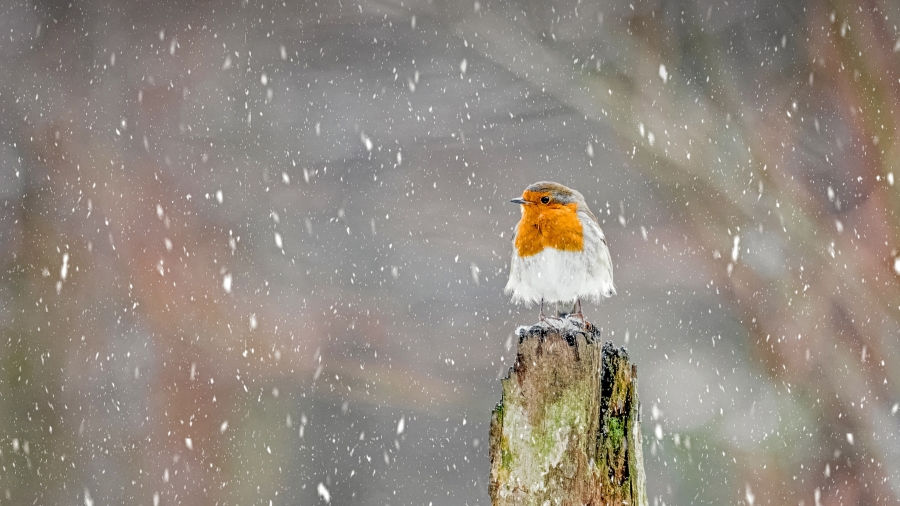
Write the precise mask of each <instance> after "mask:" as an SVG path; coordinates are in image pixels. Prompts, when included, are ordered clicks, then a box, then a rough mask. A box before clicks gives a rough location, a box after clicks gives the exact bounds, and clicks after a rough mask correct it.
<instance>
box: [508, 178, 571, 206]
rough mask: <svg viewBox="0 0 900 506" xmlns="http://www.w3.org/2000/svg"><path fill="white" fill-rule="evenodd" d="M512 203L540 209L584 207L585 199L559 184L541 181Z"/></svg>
mask: <svg viewBox="0 0 900 506" xmlns="http://www.w3.org/2000/svg"><path fill="white" fill-rule="evenodd" d="M510 202H512V203H514V204H521V205H523V206H526V207H527V206H538V209H539V208H548V209H552V208H559V207H561V206H565V205H568V204H577V205H578V207H581V206H584V205H585V202H584V197H583V196H582V195H581V194H580V193H578V192H577V191H575V190H573V189H571V188H568V187H566V186H563V185H561V184H559V183H551V182H549V181H541V182H539V183H534V184H533V185H530V186H529V187H528V188H525V191H524V192H522V197H521V198H517V199H512V200H511V201H510Z"/></svg>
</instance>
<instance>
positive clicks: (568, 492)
mask: <svg viewBox="0 0 900 506" xmlns="http://www.w3.org/2000/svg"><path fill="white" fill-rule="evenodd" d="M517 334H518V336H519V344H518V351H517V354H516V362H515V365H514V366H513V367H512V368H511V369H510V371H509V376H508V377H507V378H506V379H504V380H502V384H503V399H502V400H501V402H500V404H498V405H497V407H495V408H494V411H493V413H492V416H491V435H490V455H491V479H490V495H491V503H492V504H493V505H494V506H501V505H503V506H506V505H517V506H526V505H535V506H544V505H548V506H549V505H554V506H556V505H559V506H568V505H573V506H574V505H578V506H581V505H593V506H600V505H634V506H646V505H647V491H646V483H645V482H646V477H645V474H644V456H643V452H642V448H641V421H640V401H639V400H638V396H637V368H636V367H635V366H634V365H632V364H631V363H630V362H629V360H628V353H627V352H626V351H625V348H618V349H616V348H615V347H614V346H613V344H612V343H611V342H607V343H605V344H602V345H601V341H600V331H599V330H597V329H596V328H594V327H593V326H591V325H587V326H586V327H582V320H581V319H580V318H577V317H574V316H571V315H570V316H568V317H566V318H564V319H555V318H548V319H547V320H545V321H543V322H541V323H539V324H537V325H534V326H532V327H519V328H518V329H517Z"/></svg>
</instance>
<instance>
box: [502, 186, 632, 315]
mask: <svg viewBox="0 0 900 506" xmlns="http://www.w3.org/2000/svg"><path fill="white" fill-rule="evenodd" d="M510 202H512V203H514V204H519V205H520V206H521V209H522V219H521V220H519V223H518V225H517V226H516V230H515V234H514V235H513V240H512V243H513V254H512V261H511V263H510V270H509V282H508V283H507V284H506V288H505V290H504V291H505V292H506V293H507V294H512V300H513V302H515V303H525V305H526V307H530V306H531V305H532V304H534V303H537V302H540V304H541V311H540V318H541V321H542V322H543V321H544V320H545V319H546V318H545V316H544V303H545V302H556V303H557V317H558V316H559V303H569V302H573V301H574V304H573V306H572V314H574V315H577V316H581V321H582V324H586V322H585V320H584V313H583V312H582V309H581V299H585V300H590V301H596V302H599V301H601V300H602V299H604V298H607V297H612V296H613V295H615V294H616V287H615V285H614V284H613V265H612V257H611V256H610V253H609V246H608V244H607V242H606V236H605V235H604V234H603V230H602V229H601V228H600V223H598V222H597V217H596V216H594V214H593V213H591V210H590V209H589V208H588V206H587V202H585V200H584V196H583V195H581V193H579V192H578V191H576V190H573V189H571V188H568V187H566V186H563V185H561V184H559V183H553V182H549V181H541V182H538V183H534V184H532V185H530V186H528V187H527V188H525V191H524V192H523V193H522V196H521V197H520V198H515V199H512V200H511V201H510Z"/></svg>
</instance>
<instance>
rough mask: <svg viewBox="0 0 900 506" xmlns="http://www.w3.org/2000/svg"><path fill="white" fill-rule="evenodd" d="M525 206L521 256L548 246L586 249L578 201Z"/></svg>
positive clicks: (520, 231)
mask: <svg viewBox="0 0 900 506" xmlns="http://www.w3.org/2000/svg"><path fill="white" fill-rule="evenodd" d="M522 209H523V213H522V220H521V221H519V228H518V230H517V232H516V250H517V251H518V253H519V256H520V257H528V256H531V255H537V254H538V253H540V252H541V251H543V249H544V248H556V249H558V250H563V251H581V250H583V249H584V235H583V232H582V228H581V220H579V219H578V213H577V211H578V204H575V203H572V204H566V205H559V204H557V205H549V206H543V205H530V206H529V205H526V206H522Z"/></svg>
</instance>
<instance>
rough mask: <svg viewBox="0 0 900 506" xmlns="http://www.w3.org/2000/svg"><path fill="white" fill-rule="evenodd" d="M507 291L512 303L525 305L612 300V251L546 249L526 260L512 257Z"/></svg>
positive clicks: (604, 249) (514, 255)
mask: <svg viewBox="0 0 900 506" xmlns="http://www.w3.org/2000/svg"><path fill="white" fill-rule="evenodd" d="M505 291H506V292H507V293H512V298H513V301H515V302H524V303H525V304H526V305H531V304H532V303H536V302H540V301H541V300H543V301H544V302H557V301H573V300H575V298H576V297H577V298H581V299H582V300H585V299H586V300H594V301H599V300H600V299H602V298H604V297H610V296H612V295H613V294H615V293H616V289H615V287H614V286H613V278H612V260H611V259H610V257H609V250H608V249H607V248H606V245H605V244H602V247H601V248H600V251H590V250H588V251H561V250H558V249H554V248H544V249H543V250H542V251H541V252H540V253H538V254H536V255H531V256H529V257H525V258H520V257H519V256H518V255H516V254H513V258H512V263H511V265H510V273H509V283H507V284H506V290H505Z"/></svg>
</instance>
